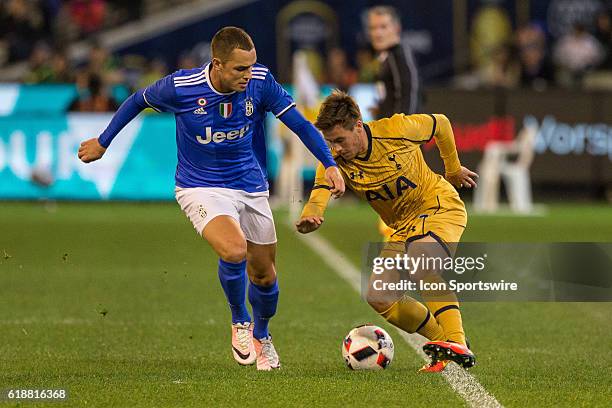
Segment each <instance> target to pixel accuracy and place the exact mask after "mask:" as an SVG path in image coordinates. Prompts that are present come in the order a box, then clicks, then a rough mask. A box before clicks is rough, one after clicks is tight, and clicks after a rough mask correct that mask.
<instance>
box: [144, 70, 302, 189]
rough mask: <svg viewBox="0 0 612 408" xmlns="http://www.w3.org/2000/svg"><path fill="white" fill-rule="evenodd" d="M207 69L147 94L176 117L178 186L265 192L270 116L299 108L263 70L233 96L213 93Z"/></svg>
mask: <svg viewBox="0 0 612 408" xmlns="http://www.w3.org/2000/svg"><path fill="white" fill-rule="evenodd" d="M209 66H210V63H208V64H206V66H205V67H204V68H196V69H189V70H180V71H177V72H175V73H173V74H171V75H168V76H166V77H164V78H162V79H160V80H159V81H157V82H155V83H154V84H152V85H150V86H149V87H147V88H146V89H145V90H144V92H143V96H144V99H145V102H146V103H147V105H149V106H150V107H151V108H153V109H155V110H156V111H163V112H172V113H174V115H175V118H176V144H177V148H178V165H177V169H176V185H177V186H179V187H224V188H230V189H234V190H244V191H247V192H251V193H252V192H260V191H265V190H267V189H268V181H267V176H266V169H265V135H264V121H265V116H266V112H272V113H273V114H274V115H276V116H277V117H278V116H280V115H282V114H283V113H285V112H286V111H288V110H289V109H291V108H292V107H293V106H295V103H294V102H293V100H292V98H291V96H289V94H288V93H287V92H286V91H285V90H284V89H283V88H282V87H281V86H280V85H279V84H278V82H276V80H275V79H274V77H273V76H272V74H271V73H270V72H269V71H268V68H266V67H265V66H263V65H261V64H255V65H254V66H253V68H252V69H253V74H252V79H251V80H250V81H249V83H248V85H247V88H246V90H245V91H243V92H229V93H221V92H218V91H217V90H216V89H214V88H213V86H212V84H211V83H210V80H209V76H208V75H209Z"/></svg>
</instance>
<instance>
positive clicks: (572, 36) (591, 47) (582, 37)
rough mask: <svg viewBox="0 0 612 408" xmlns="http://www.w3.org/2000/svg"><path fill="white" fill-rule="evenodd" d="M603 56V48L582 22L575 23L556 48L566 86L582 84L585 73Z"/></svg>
mask: <svg viewBox="0 0 612 408" xmlns="http://www.w3.org/2000/svg"><path fill="white" fill-rule="evenodd" d="M603 57H604V54H603V50H602V48H601V46H600V45H599V43H598V42H597V40H596V39H595V37H593V36H592V35H591V34H589V33H588V32H587V31H586V29H585V27H584V26H583V25H582V24H575V25H574V29H573V30H572V32H571V33H569V34H566V35H564V36H563V37H561V38H560V39H559V42H558V43H557V45H556V47H555V50H554V59H555V62H556V63H557V65H558V66H559V69H560V72H559V74H560V82H561V83H562V84H563V85H566V86H576V85H580V84H581V82H582V78H583V76H584V74H585V73H586V72H587V71H588V70H590V69H592V68H594V67H596V66H597V65H598V64H599V63H600V62H601V61H602V60H603Z"/></svg>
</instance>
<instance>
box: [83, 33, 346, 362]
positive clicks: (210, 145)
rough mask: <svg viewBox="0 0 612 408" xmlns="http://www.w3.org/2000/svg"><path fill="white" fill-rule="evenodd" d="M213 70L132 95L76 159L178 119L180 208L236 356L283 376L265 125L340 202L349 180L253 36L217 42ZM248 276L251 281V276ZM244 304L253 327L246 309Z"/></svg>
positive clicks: (94, 156) (226, 36) (227, 36)
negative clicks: (286, 138) (223, 308)
mask: <svg viewBox="0 0 612 408" xmlns="http://www.w3.org/2000/svg"><path fill="white" fill-rule="evenodd" d="M211 49H212V61H210V62H208V63H207V64H205V66H204V67H200V68H196V69H190V70H179V71H177V72H175V73H173V74H171V75H168V76H166V77H164V78H162V79H160V80H159V81H157V82H155V83H154V84H152V85H150V86H148V87H146V88H143V89H140V90H138V91H136V92H135V93H134V94H133V95H131V96H130V97H129V98H128V99H127V100H126V101H125V102H124V103H123V104H122V105H121V107H120V108H119V109H118V110H117V112H116V113H115V115H114V116H113V119H112V120H111V122H110V124H109V125H108V127H107V128H106V129H105V130H104V132H102V134H101V135H100V136H99V137H97V138H92V139H89V140H86V141H84V142H83V143H81V146H80V148H79V152H78V155H79V158H80V159H81V160H82V161H83V162H85V163H89V162H91V161H94V160H98V159H100V158H101V157H102V156H103V155H104V152H105V151H106V149H107V147H108V146H109V145H110V143H111V141H112V140H113V138H114V137H115V136H116V135H117V134H118V133H119V131H120V130H121V129H123V127H124V126H125V125H126V124H127V123H128V122H130V121H131V120H132V119H133V118H134V117H136V116H137V115H138V113H140V112H141V111H142V110H143V109H145V108H147V107H149V108H153V109H155V110H156V111H162V112H171V113H174V115H175V118H176V143H177V147H178V164H177V169H176V189H175V193H176V200H177V201H178V203H179V205H180V207H181V209H182V210H183V211H184V212H185V214H186V215H187V217H188V218H189V219H190V221H191V222H192V224H193V226H194V228H195V229H196V231H197V232H198V234H199V235H201V236H202V237H203V238H204V239H205V240H206V241H208V243H209V244H210V245H211V246H212V248H213V249H214V250H215V252H216V253H217V254H218V255H219V258H220V259H219V268H218V275H219V280H220V281H221V286H222V287H223V291H224V292H225V296H226V298H227V301H228V303H229V307H230V310H231V314H232V353H233V356H234V358H235V359H236V361H237V362H238V363H239V364H242V365H250V364H253V363H255V362H257V369H258V370H272V369H276V368H280V361H279V357H278V353H277V352H276V349H275V348H274V345H273V344H272V337H271V336H270V334H269V332H268V322H269V320H270V318H271V317H272V316H274V314H275V313H276V307H277V303H278V293H279V290H278V283H277V278H276V270H275V266H274V263H275V255H276V232H275V229H274V220H273V218H272V211H271V210H270V205H269V203H268V196H269V193H268V181H267V175H266V165H265V160H266V159H265V157H266V150H265V136H264V120H265V116H266V112H272V113H273V114H274V115H276V117H277V118H279V119H280V120H281V121H282V122H283V123H284V124H285V125H287V127H289V129H291V130H292V131H293V132H294V133H296V134H297V135H298V136H299V138H300V139H301V140H302V142H303V143H304V144H305V145H306V147H307V148H308V149H309V150H310V151H311V152H312V153H313V154H314V155H315V156H316V158H317V159H318V160H320V161H321V162H322V163H323V165H324V166H325V168H326V170H325V175H326V178H327V180H328V181H329V184H330V186H331V191H332V193H333V194H334V196H340V195H342V194H343V193H344V188H345V186H344V181H343V179H342V176H341V174H340V172H339V170H338V168H337V167H336V164H335V162H334V160H333V158H332V156H331V153H330V150H329V148H328V147H327V145H326V144H325V141H324V139H323V137H322V136H321V135H320V133H319V132H318V131H317V130H316V129H315V128H314V126H313V125H312V124H311V123H310V122H308V121H307V120H306V119H305V118H304V117H303V116H302V115H301V114H300V113H299V111H298V110H297V109H296V108H295V103H294V102H293V100H292V99H291V97H290V96H289V95H288V94H287V92H286V91H285V90H284V89H283V88H282V87H281V86H280V85H279V84H278V83H277V82H276V80H275V79H274V77H273V76H272V74H271V73H270V72H269V70H268V68H266V67H265V66H263V65H261V64H257V63H256V61H257V54H256V51H255V46H254V44H253V41H252V40H251V37H250V36H249V35H248V34H247V33H246V32H245V31H244V30H242V29H240V28H237V27H225V28H222V29H221V30H219V31H218V32H217V33H216V34H215V36H214V37H213V39H212V42H211ZM245 271H246V273H245ZM247 275H248V280H249V283H248V298H249V303H250V304H251V306H252V309H253V310H252V311H253V319H251V316H250V314H249V311H248V309H247V307H246V292H247Z"/></svg>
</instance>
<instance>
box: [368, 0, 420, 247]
mask: <svg viewBox="0 0 612 408" xmlns="http://www.w3.org/2000/svg"><path fill="white" fill-rule="evenodd" d="M368 34H369V37H370V41H371V42H372V47H373V48H374V50H375V51H376V52H377V53H378V59H379V60H380V70H379V72H378V75H377V88H378V94H379V98H380V99H379V102H378V106H377V107H376V108H375V109H374V112H372V114H373V116H374V117H375V118H376V119H382V118H390V117H391V116H393V115H394V114H396V113H404V114H406V115H409V114H413V113H417V112H418V109H419V101H420V86H419V73H418V71H417V66H416V62H415V59H414V56H413V55H412V51H411V50H410V48H408V47H404V46H403V45H402V44H401V42H400V40H401V34H402V25H401V21H400V18H399V15H398V14H397V11H396V10H395V9H394V8H393V7H390V6H375V7H372V8H370V9H369V10H368ZM378 231H379V232H380V234H381V235H382V236H383V237H385V239H388V238H389V237H390V236H391V235H392V234H393V232H394V231H393V230H392V229H391V228H389V227H388V226H387V225H386V224H385V223H384V221H383V220H382V219H380V218H379V221H378Z"/></svg>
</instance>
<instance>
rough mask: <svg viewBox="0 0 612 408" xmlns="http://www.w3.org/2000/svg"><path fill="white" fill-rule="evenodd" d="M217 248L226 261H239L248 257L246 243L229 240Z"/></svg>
mask: <svg viewBox="0 0 612 408" xmlns="http://www.w3.org/2000/svg"><path fill="white" fill-rule="evenodd" d="M215 249H216V251H217V254H218V255H219V257H220V258H221V259H223V260H224V261H225V262H231V263H239V262H242V261H244V260H245V259H246V252H247V251H246V243H241V242H239V241H238V242H233V243H232V242H228V243H224V244H223V245H220V246H219V248H215Z"/></svg>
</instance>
